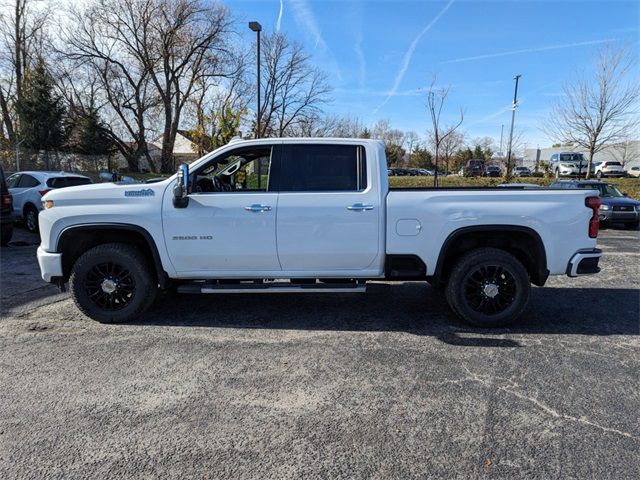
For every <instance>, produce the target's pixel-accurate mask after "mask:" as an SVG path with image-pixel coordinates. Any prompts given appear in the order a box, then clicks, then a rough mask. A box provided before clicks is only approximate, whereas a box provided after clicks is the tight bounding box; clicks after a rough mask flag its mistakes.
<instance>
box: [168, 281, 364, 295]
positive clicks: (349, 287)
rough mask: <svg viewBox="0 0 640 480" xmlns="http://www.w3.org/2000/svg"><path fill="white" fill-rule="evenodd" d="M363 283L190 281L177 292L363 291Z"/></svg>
mask: <svg viewBox="0 0 640 480" xmlns="http://www.w3.org/2000/svg"><path fill="white" fill-rule="evenodd" d="M366 290H367V286H366V284H365V283H332V284H322V283H307V284H304V283H301V284H297V283H284V282H282V283H247V284H231V285H224V284H223V285H220V284H211V283H201V284H197V283H191V284H188V285H180V286H179V287H178V293H192V294H199V293H364V292H366Z"/></svg>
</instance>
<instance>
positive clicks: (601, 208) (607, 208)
mask: <svg viewBox="0 0 640 480" xmlns="http://www.w3.org/2000/svg"><path fill="white" fill-rule="evenodd" d="M600 210H609V205H604V204H603V205H600Z"/></svg>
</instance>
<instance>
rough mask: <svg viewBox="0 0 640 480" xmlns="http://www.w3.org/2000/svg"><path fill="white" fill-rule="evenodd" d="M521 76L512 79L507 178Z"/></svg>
mask: <svg viewBox="0 0 640 480" xmlns="http://www.w3.org/2000/svg"><path fill="white" fill-rule="evenodd" d="M521 76H522V75H520V74H518V75H516V76H515V77H513V79H514V80H515V81H516V88H515V92H514V93H513V106H512V107H511V131H510V132H509V149H508V150H507V178H510V177H511V169H512V166H511V148H512V146H513V145H512V142H513V124H514V122H515V120H516V108H518V81H519V80H520V77H521Z"/></svg>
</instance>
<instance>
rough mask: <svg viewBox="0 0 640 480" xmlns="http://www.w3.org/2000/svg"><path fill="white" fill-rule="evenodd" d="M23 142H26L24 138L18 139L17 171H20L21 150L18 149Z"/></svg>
mask: <svg viewBox="0 0 640 480" xmlns="http://www.w3.org/2000/svg"><path fill="white" fill-rule="evenodd" d="M22 142H24V138H23V139H22V140H20V141H19V142H18V141H17V139H16V172H19V171H20V150H19V149H18V147H19V146H20V145H22Z"/></svg>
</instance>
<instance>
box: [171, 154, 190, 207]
mask: <svg viewBox="0 0 640 480" xmlns="http://www.w3.org/2000/svg"><path fill="white" fill-rule="evenodd" d="M177 175H178V178H177V179H176V185H175V187H173V206H174V207H175V208H186V207H187V205H189V166H188V165H187V164H186V163H183V164H181V165H180V166H179V167H178V172H177Z"/></svg>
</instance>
